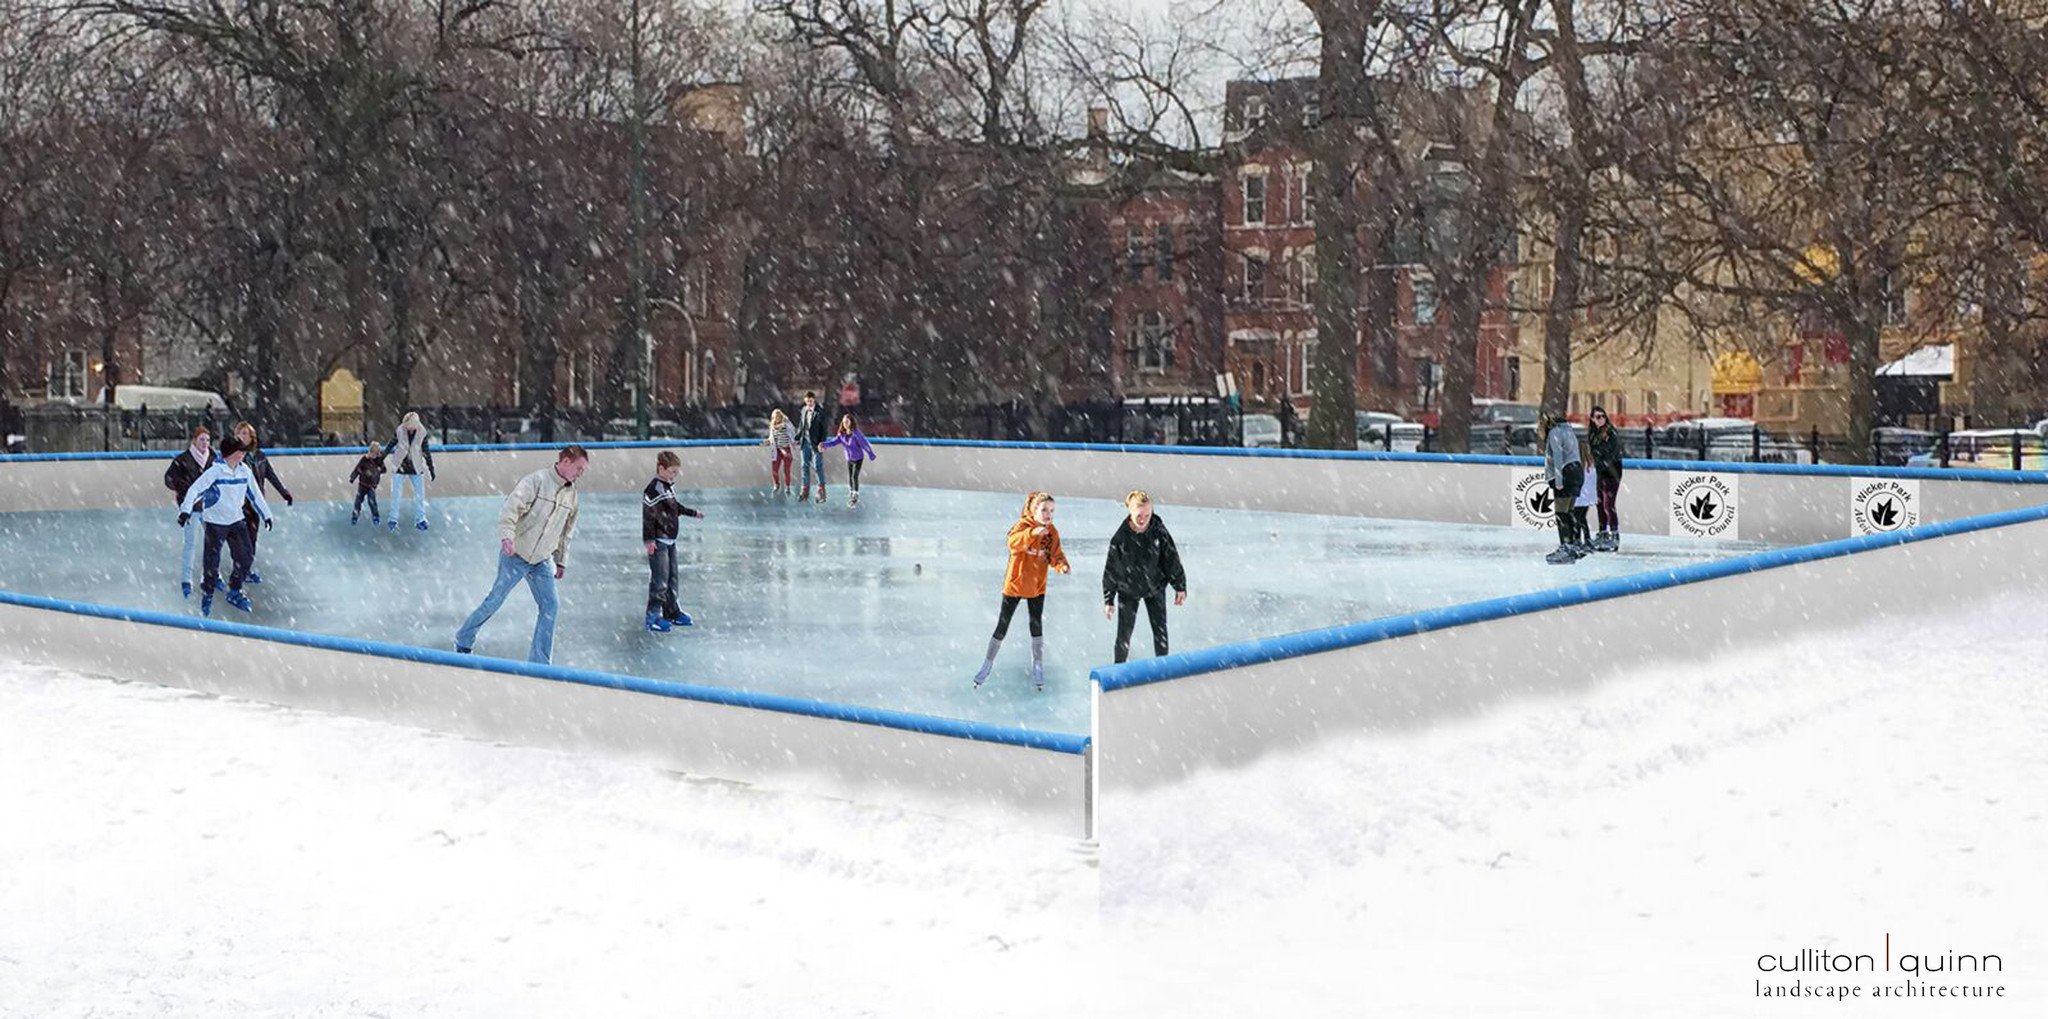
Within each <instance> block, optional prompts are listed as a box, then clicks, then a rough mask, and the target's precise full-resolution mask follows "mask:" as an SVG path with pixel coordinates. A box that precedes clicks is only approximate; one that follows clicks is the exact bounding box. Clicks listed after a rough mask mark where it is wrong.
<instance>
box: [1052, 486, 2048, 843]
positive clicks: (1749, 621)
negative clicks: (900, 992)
mask: <svg viewBox="0 0 2048 1019" xmlns="http://www.w3.org/2000/svg"><path fill="white" fill-rule="evenodd" d="M2015 589H2021V590H2035V591H2048V506H2035V507H2029V508H2027V509H2021V510H2010V511H2006V512H2003V513H1995V514H1988V515H1985V516H1979V517H1972V518H1968V519H1965V520H1960V521H1949V522H1944V523H1938V524H1923V525H1920V526H1918V527H1914V528H1910V529H1908V530H1905V531H1900V532H1895V533H1892V534H1883V535H1873V536H1868V537H1862V538H1847V539H1840V540H1837V541H1832V542H1825V543H1822V544H1817V545H1807V546H1803V547H1799V548H1790V549H1773V550H1770V551H1767V552H1761V553H1757V554H1754V555H1748V556H1742V557H1739V558H1733V559H1725V560H1720V561H1717V562H1710V563H1698V564H1693V565H1688V566H1684V567H1680V568H1676V569H1671V570H1660V571H1656V572H1652V573H1644V574H1637V575H1634V576H1628V577H1617V578H1613V579H1608V580H1600V581H1594V582H1591V583H1586V584H1578V585H1572V586H1568V587H1563V588H1556V589H1552V590H1547V591H1536V592H1531V593H1528V594H1518V595H1513V596H1510V597H1503V598H1494V599H1488V600H1486V601H1479V602H1472V603H1468V604H1464V605H1456V606H1451V607H1448V608H1442V609H1432V610H1429V611H1425V612H1417V613H1411V614H1407V615H1401V616H1393V617H1389V618H1386V619H1377V620H1373V621H1371V622H1366V623H1356V624H1351V625H1348V626H1339V627H1331V628H1329V629H1324V630H1315V631H1310V632H1306V633H1298V634H1292V635H1289V636H1285V637H1276V638H1271V639H1267V640H1258V641H1247V642H1243V643H1238V644H1229V645H1223V646H1220V647H1213V648H1207V649H1204V650H1201V651H1194V652H1188V653H1184V654H1178V655H1171V656H1168V657H1165V658H1154V659H1147V660H1141V661H1133V662H1127V663H1125V664H1123V665H1110V666H1103V667H1101V668H1098V669H1096V670H1094V672H1093V673H1092V674H1091V678H1092V679H1093V680H1094V682H1095V684H1096V686H1097V694H1096V698H1097V704H1096V710H1095V716H1094V717H1095V730H1094V733H1093V735H1094V738H1095V747H1096V749H1097V772H1096V781H1097V782H1098V783H1099V784H1100V786H1101V795H1102V797H1103V802H1104V803H1105V804H1106V805H1107V809H1109V810H1111V811H1114V810H1115V803H1116V801H1115V799H1114V797H1115V795H1116V794H1117V793H1118V792H1123V791H1129V790H1134V789H1145V788H1149V787H1153V786H1157V785H1160V784H1164V783H1171V782H1174V781H1177V780H1179V779H1181V778H1183V777H1185V776H1187V775H1189V774H1192V773H1195V772H1197V771H1201V770H1203V769H1208V768H1227V767H1230V766H1233V765H1237V764H1242V763H1244V762H1246V761H1249V760H1252V759H1255V758H1257V757H1259V756H1261V755H1263V754H1266V753H1270V752H1273V751H1276V750H1285V749H1287V748H1291V747H1296V746H1302V745H1305V744H1309V743H1312V742H1314V741H1316V740H1318V739H1321V738H1323V737H1326V736H1330V735H1335V734H1351V733H1374V732H1387V731H1396V730H1406V729H1413V728H1416V727H1419V726H1422V725H1426V724H1428V723H1430V722H1432V721H1435V720H1439V719H1444V718H1453V717H1459V716H1469V715H1474V714H1477V713H1479V712H1482V711H1484V710H1487V709H1488V708H1490V707H1492V706H1495V705H1497V704H1499V703H1501V702H1504V701H1507V700H1510V699H1513V698H1517V697H1524V696H1531V695H1546V694H1554V693H1558V692H1564V691H1572V690H1578V689H1582V688H1586V687H1591V686H1594V685H1596V684H1599V683H1603V682H1608V681H1612V680H1615V679H1620V678H1626V676H1627V675H1628V674H1630V673H1632V672H1635V671H1638V670H1641V669H1643V668H1646V667H1655V666H1656V665H1657V664H1659V663H1663V662H1694V661H1700V660H1703V659H1706V658H1709V657H1711V656H1713V655H1716V654H1719V653H1722V652H1725V651H1728V650H1731V649H1736V648H1762V647H1769V646H1770V645H1771V644H1772V643H1773V642H1775V641H1778V640H1782V639H1787V638H1790V637H1793V636H1795V635H1799V634H1805V633H1811V632H1814V631H1818V630H1824V629H1829V628H1839V627H1846V626H1850V625H1854V624H1859V623H1866V622H1869V621H1872V620H1886V621H1898V622H1901V623H1904V622H1908V621H1910V620H1911V619H1913V618H1915V617H1916V616H1917V615H1919V614H1920V613H1922V612H1924V611H1925V610H1926V608H1927V607H1928V606H1929V605H1959V604H1967V603H1969V602H1970V601H1971V600H1972V599H1974V598H1978V597H1982V596H1985V595H1988V594H1991V593H1993V592H1997V591H2001V590H2015ZM1902 632H1903V631H1902ZM1587 635H1597V640H1596V641H1595V643H1596V644H1597V646H1598V648H1599V653H1598V654H1595V655H1588V654H1587V653H1586V647H1587V645H1586V640H1587V639H1588V636H1587Z"/></svg>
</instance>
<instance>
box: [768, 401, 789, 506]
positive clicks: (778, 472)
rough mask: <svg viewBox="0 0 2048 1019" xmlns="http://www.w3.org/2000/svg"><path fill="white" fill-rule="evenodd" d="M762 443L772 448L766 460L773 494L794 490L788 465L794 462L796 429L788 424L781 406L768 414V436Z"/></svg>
mask: <svg viewBox="0 0 2048 1019" xmlns="http://www.w3.org/2000/svg"><path fill="white" fill-rule="evenodd" d="M762 444H763V445H766V446H771V447H773V448H774V450H775V453H774V457H773V458H772V459H770V460H769V461H768V473H769V475H770V476H771V477H773V478H774V479H775V494H776V495H788V494H789V493H790V492H792V491H795V486H794V485H792V484H791V483H790V477H789V472H790V467H791V465H792V464H794V463H795V462H796V429H794V428H791V427H790V425H789V415H787V414H784V413H783V412H782V408H780V407H777V408H775V410H774V412H772V413H770V414H769V415H768V438H766V439H764V440H762Z"/></svg>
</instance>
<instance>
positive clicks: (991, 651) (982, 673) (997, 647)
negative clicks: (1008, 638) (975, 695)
mask: <svg viewBox="0 0 2048 1019" xmlns="http://www.w3.org/2000/svg"><path fill="white" fill-rule="evenodd" d="M1002 649H1003V642H1002V640H1001V639H999V638H990V639H989V642H988V656H987V657H985V658H983V659H982V660H981V669H980V670H979V671H977V672H975V674H974V685H975V687H976V688H977V689H979V688H980V687H981V684H983V683H986V682H988V674H989V671H990V670H992V669H994V668H995V667H996V652H998V651H1001V650H1002Z"/></svg>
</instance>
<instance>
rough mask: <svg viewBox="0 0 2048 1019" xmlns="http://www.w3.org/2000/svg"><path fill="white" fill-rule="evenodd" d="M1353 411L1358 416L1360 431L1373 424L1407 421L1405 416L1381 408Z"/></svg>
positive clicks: (1395, 423)
mask: <svg viewBox="0 0 2048 1019" xmlns="http://www.w3.org/2000/svg"><path fill="white" fill-rule="evenodd" d="M1355 413H1356V414H1357V416H1358V430H1359V432H1361V433H1363V432H1364V431H1365V430H1366V429H1367V428H1370V427H1372V426H1373V425H1398V424H1403V423H1406V421H1407V419H1406V418H1404V417H1402V416H1401V415H1399V414H1392V413H1388V412H1387V411H1383V410H1361V411H1356V412H1355Z"/></svg>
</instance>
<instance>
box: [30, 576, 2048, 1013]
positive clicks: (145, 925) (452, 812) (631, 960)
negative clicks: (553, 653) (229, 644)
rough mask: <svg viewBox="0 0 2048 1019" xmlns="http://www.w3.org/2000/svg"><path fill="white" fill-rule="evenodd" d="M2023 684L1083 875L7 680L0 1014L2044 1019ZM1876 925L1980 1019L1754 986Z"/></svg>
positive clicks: (1419, 785) (1883, 977) (1267, 775)
mask: <svg viewBox="0 0 2048 1019" xmlns="http://www.w3.org/2000/svg"><path fill="white" fill-rule="evenodd" d="M1599 653H1600V649H1599V642H1598V640H1597V635H1589V639H1588V641H1587V646H1586V654H1587V655H1589V656H1592V655H1597V654H1599ZM2043 661H2048V632H2044V629H2043V627H2042V626H2041V624H2040V614H2039V609H2038V599H2036V598H2033V597H2031V596H2029V597H2020V596H2013V597H2011V598H2010V599H2008V600H2006V601H2004V602H2000V603H1994V604H1991V605H1988V606H1986V607H1981V608H1975V609H1970V610H1951V611H1948V612H1946V613H1934V614H1931V615H1930V617H1929V618H1928V619H1927V620H1926V621H1925V623H1924V624H1923V625H1920V626H1918V627H1915V628H1914V629H1913V630H1912V632H1906V633H1902V632H1899V631H1898V629H1897V628H1896V627H1891V628H1876V627H1873V628H1870V629H1868V630H1866V631H1863V632H1851V633H1840V634H1831V635H1825V636H1819V637H1814V638H1810V639H1807V640H1805V641H1802V642H1799V643H1796V644H1791V645H1786V646H1780V647H1775V648H1769V649H1757V650H1755V651H1752V652H1748V653H1745V654H1742V655H1735V656H1728V657H1724V658H1721V659H1717V660H1713V661H1705V662H1700V663H1698V664H1696V665H1693V666H1689V667H1684V668H1657V669H1654V670H1652V669H1646V670H1644V671H1643V672H1642V674H1640V675H1637V676H1633V677H1631V678H1630V679H1628V680H1627V681H1626V682H1615V683H1609V684H1606V685H1605V686H1603V687H1602V688H1599V689H1596V690H1594V691H1591V692H1589V693H1585V694H1580V695H1574V696H1571V697H1568V698H1559V699H1555V700H1545V701H1535V700H1523V701H1516V702H1511V703H1508V704H1505V705H1503V706H1500V707H1498V708H1496V709H1494V710H1492V711H1490V712H1489V713H1488V714H1487V715H1485V716H1483V717H1480V718H1476V719H1472V720H1468V721H1465V722H1461V723H1457V724H1449V725H1438V726H1434V727H1431V728H1428V729H1426V730H1421V731H1415V732H1410V733H1406V734H1403V735H1400V736H1397V737H1392V738H1389V737H1379V738H1375V739H1371V740H1364V739H1360V740H1354V741H1333V742H1330V743H1327V744H1324V745H1321V746H1318V747H1315V748H1313V749H1311V750H1307V751H1303V752H1299V753H1294V754H1290V755H1286V756H1278V757H1274V758H1270V759H1267V760H1264V761H1262V762H1260V763H1259V764H1257V765H1255V766H1253V767H1249V768H1245V769H1241V770H1237V771H1233V772H1230V773H1227V774H1209V775H1203V776H1198V777H1197V778H1196V779H1194V780H1191V781H1189V782H1187V783H1185V784H1184V785H1182V786H1179V787H1175V788H1172V789H1168V790H1163V791H1160V792H1157V793H1153V794H1150V795H1148V796H1146V797H1144V798H1142V799H1139V800H1137V801H1135V802H1131V801H1124V802H1116V803H1112V804H1109V805H1108V807H1109V811H1108V813H1107V815H1106V816H1105V818H1104V826H1103V830H1102V833H1101V834H1102V840H1103V842H1102V847H1101V849H1100V850H1099V853H1098V851H1096V850H1093V849H1091V848H1089V847H1084V846H1079V845H1076V844H1075V843H1073V842H1070V841H1064V840H1060V839H1056V838H1044V837H1038V836H1028V835H1020V834H1017V833H1014V832H1006V831H1000V830H993V829H989V828H984V827H977V826H973V825H969V824H965V823H961V822H956V821H950V820H945V819H940V818H934V817H929V816H924V815H918V814H912V813H906V812H904V811H900V810H896V809H891V808H887V807H876V806H864V805H855V804H848V803H841V802H835V801H828V800H820V799H817V798H813V797H808V796H803V795H797V794H785V793H776V792H770V791H764V790H758V789H750V788H744V787H738V786H733V785H729V784H723V783H715V782H705V781H699V780H694V779H689V778H685V777H681V776H677V775H672V774H664V773H658V772H650V771H648V770H645V769H643V768H638V767H634V766H629V765H625V764H620V763H616V762H612V761H607V760H600V759H589V758H577V757H572V756H568V755H564V754H558V753H552V752H545V751H536V750H530V749H525V748H518V747H506V746H496V745H490V744H484V743H478V742H473V741H469V740H465V739H460V738H452V737H445V736H439V735H434V734H430V733H424V732H420V731H416V730H409V729H401V728H395V727H390V726H384V725H379V724H374V723H369V722H363V721H357V720H353V719H347V718H335V717H329V716H324V715H319V714H313V713H307V712H299V711H289V710H282V709H277V708H272V707H268V706H264V705H259V704H251V703H245V702H232V701H224V700H217V699H211V698H207V697H203V696H199V695H195V694H192V693H189V692H185V691H180V690H171V689H164V688H158V687H151V686H144V685H138V684H129V683H121V682H116V681H110V680H108V679H104V678H95V677H85V676H79V675H76V674H70V673H65V672H61V671H57V670H52V669H47V668H43V667H39V666H33V665H24V664H19V663H0V1014H5V1015H9V1016H14V1015H22V1016H38V1017H41V1016H69V1015H88V1014H90V1015H167V1014H175V1015H314V1014H317V1015H336V1016H340V1015H390V1016H398V1015H405V1016H411V1015H477V1016H505V1015H607V1016H609V1015H678V1016H684V1015H687V1016H728V1015H747V1016H752V1015H795V1016H805V1015H888V1016H896V1015H944V1016H961V1015H976V1016H979V1015H1034V1016H1037V1015H1048V1014H1061V1015H1084V1016H1096V1015H1118V1016H1122V1015H1163V1016H1208V1015H1217V1016H1242V1015H1262V1016H1263V1015H1276V1016H1294V1015H1366V1014H1377V1015H1390V1016H1460V1017H1465V1016H1494V1015H1514V1016H1605V1015H1614V1016H1742V1015H1772V1016H1777V1015H1786V1014H1791V1015H1870V1014H1882V1015H1901V1016H1906V1015H1912V1016H1979V1015H1984V1016H1991V1015H2001V1016H2003V1015H2015V1016H2016V1015H2042V1014H2048V980H2044V976H2048V934H2044V930H2043V925H2042V924H2041V923H2040V921H2039V916H2040V914H2041V911H2042V906H2043V905H2044V904H2048V895H2044V893H2043V892H2042V888H2043V886H2044V883H2043V880H2042V878H2041V873H2040V872H2041V869H2042V866H2043V861H2044V860H2048V816H2044V814H2048V690H2044V688H2043V683H2042V676H2043V674H2044V671H2048V670H2044V669H2043V667H2042V666H2041V664H2040V663H2042V662H2043ZM1098 897H1099V901H1100V903H1101V906H1100V909H1099V911H1098V907H1097V902H1098ZM1887 933H1889V934H1890V935H1891V943H1892V946H1893V953H1894V956H1895V957H1896V956H1898V955H1901V954H1903V953H1906V952H1915V953H1924V954H1929V955H1938V954H1940V953H1944V952H1951V951H1952V952H1961V953H1970V954H1983V953H1991V954H1996V955H1999V956H2001V957H2002V959H2003V965H2004V971H2003V972H2002V973H1992V974H1976V975H1967V974H1966V975H1965V976H1966V977H1967V979H1949V978H1944V979H1939V980H1933V981H1932V982H1934V983H1937V984H1959V983H1969V984H1999V985H2003V986H2004V987H2005V988H2006V992H2005V993H2006V997H2005V998H2004V999H2002V1000H1991V1001H1982V1000H1963V1001H1957V1000H1954V999H1928V998H1914V999H1910V1000H1900V1001H1879V1002H1872V1001H1868V1000H1864V1001H1860V1002H1855V1003H1850V1004H1837V1003H1835V1002H1833V1001H1828V1000H1818V1001H1816V1000H1789V1001H1788V1000H1782V999H1776V998H1759V997H1757V996H1756V990H1755V986H1754V982H1755V981H1756V980H1758V979H1759V978H1760V977H1762V978H1765V979H1766V982H1775V983H1789V982H1790V978H1778V979H1777V980H1775V981H1773V980H1771V979H1769V976H1768V975H1766V974H1761V973H1759V972H1758V969H1757V957H1758V956H1759V955H1762V954H1765V953H1771V954H1774V955H1779V954H1781V955H1784V956H1786V957H1788V958H1791V957H1794V956H1796V955H1797V953H1798V952H1799V950H1801V949H1807V948H1823V949H1827V950H1829V951H1836V952H1850V953H1879V952H1881V951H1882V950H1883V944H1884V936H1885V935H1886V934H1887ZM1923 979H1924V978H1923ZM1808 982H1809V983H1810V982H1812V980H1811V977H1810V976H1809V978H1808ZM1827 982H1828V983H1847V984H1856V985H1861V986H1862V988H1863V993H1864V994H1866V995H1867V994H1869V993H1870V988H1871V987H1874V986H1878V985H1890V986H1899V985H1902V984H1903V983H1904V982H1905V977H1904V975H1903V974H1900V973H1898V972H1896V971H1894V972H1892V973H1889V974H1876V975H1871V974H1861V975H1859V976H1857V977H1856V978H1854V979H1849V980H1842V979H1840V978H1838V977H1837V978H1831V979H1829V980H1828V981H1827Z"/></svg>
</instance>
